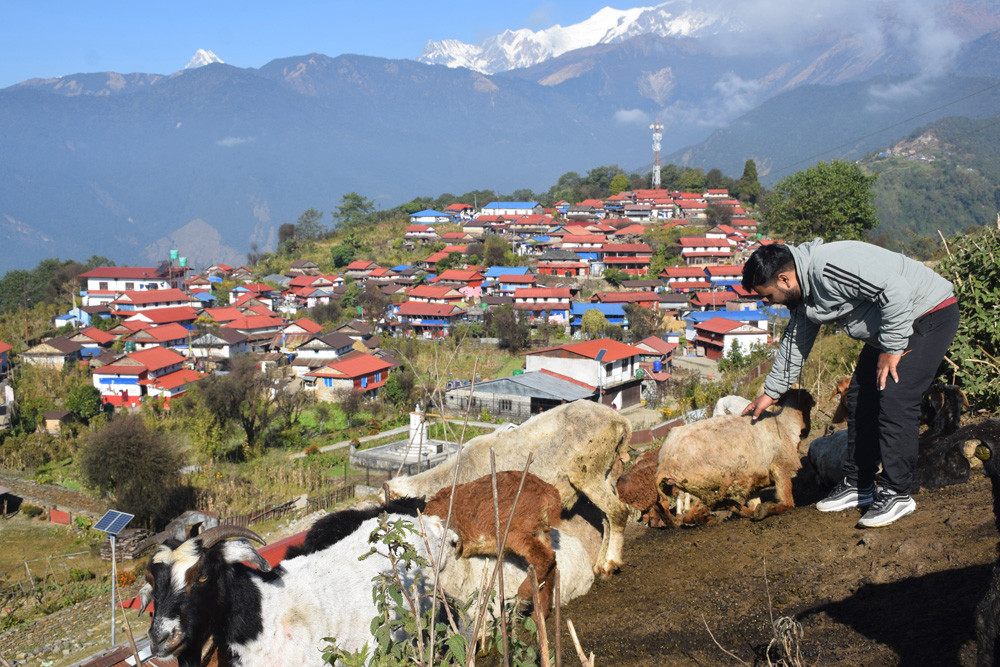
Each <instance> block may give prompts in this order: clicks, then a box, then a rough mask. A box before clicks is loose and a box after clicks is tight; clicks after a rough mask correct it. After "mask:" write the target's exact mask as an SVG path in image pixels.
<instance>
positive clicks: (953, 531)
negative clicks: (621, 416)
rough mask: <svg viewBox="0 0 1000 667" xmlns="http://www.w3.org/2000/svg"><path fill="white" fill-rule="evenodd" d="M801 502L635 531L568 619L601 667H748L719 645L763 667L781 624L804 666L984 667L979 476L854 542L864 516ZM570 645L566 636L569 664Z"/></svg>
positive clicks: (987, 499)
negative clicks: (794, 627)
mask: <svg viewBox="0 0 1000 667" xmlns="http://www.w3.org/2000/svg"><path fill="white" fill-rule="evenodd" d="M800 496H801V497H800V498H797V502H799V503H802V505H803V506H800V507H796V508H795V509H794V510H790V511H788V512H786V513H785V514H782V515H780V516H776V517H770V518H768V519H765V520H764V521H762V522H752V521H749V520H746V519H736V520H728V521H723V522H721V523H718V524H715V525H710V526H702V527H695V528H685V529H681V530H661V529H649V528H646V527H644V526H640V525H638V524H633V525H630V526H629V531H628V532H627V534H626V535H627V540H626V552H625V557H626V563H625V565H624V567H623V568H622V570H621V571H620V572H619V573H618V574H616V575H614V576H612V577H611V578H609V579H607V580H605V581H601V582H598V583H597V584H595V586H594V588H593V590H592V591H591V593H590V594H589V595H587V596H584V597H583V598H580V599H578V600H576V601H574V602H572V603H570V604H569V605H568V606H566V607H564V608H563V618H569V619H571V620H572V621H573V623H574V625H575V627H576V629H577V632H578V634H579V636H580V641H581V643H582V645H583V647H584V649H585V651H587V652H590V651H593V652H594V653H595V655H596V656H597V664H603V665H724V664H739V662H738V661H737V660H735V659H733V658H732V657H730V656H727V655H726V653H724V652H723V650H722V649H721V648H720V647H719V646H717V645H716V643H715V641H713V636H714V640H716V641H718V643H719V644H721V646H722V647H724V648H725V649H726V650H727V651H729V652H730V653H732V654H734V655H735V656H737V657H738V658H739V659H740V660H742V661H744V662H746V663H748V664H753V663H754V662H755V659H757V660H761V659H763V658H764V656H765V650H766V646H767V644H768V642H769V641H770V640H771V638H772V637H773V632H772V621H771V618H772V616H773V618H774V619H778V618H779V617H782V616H789V617H791V618H793V619H795V620H796V621H798V622H799V623H800V624H801V627H802V636H801V640H800V647H801V651H802V656H803V661H804V663H805V664H810V665H848V664H850V665H921V666H923V665H973V664H975V655H976V647H975V635H974V630H973V612H974V609H975V605H976V604H977V603H978V601H979V599H980V598H981V597H982V595H983V593H984V591H985V587H986V585H987V583H988V581H989V579H990V572H991V568H992V565H993V563H994V562H995V560H996V553H997V531H996V528H995V525H994V520H993V508H992V501H991V495H990V483H989V480H988V479H987V478H986V477H985V476H983V475H982V473H981V472H980V471H973V474H972V479H971V480H970V481H969V482H968V483H966V484H963V485H958V486H952V487H946V488H944V489H939V490H935V491H924V492H922V493H920V494H917V495H916V496H915V499H916V501H917V511H916V512H915V513H914V514H911V515H910V516H908V517H904V518H903V519H900V520H899V521H897V522H896V523H895V524H892V525H889V526H886V527H883V528H879V529H874V530H861V529H858V528H855V523H856V521H857V519H858V517H859V516H860V513H859V512H857V511H845V512H839V513H822V512H818V511H816V510H815V509H814V508H813V507H810V506H808V505H805V503H806V502H807V501H814V500H815V499H816V498H815V494H807V493H805V492H802V493H800ZM706 624H707V627H706ZM550 625H551V623H550ZM710 631H711V634H710ZM570 641H571V640H570V639H569V636H568V635H567V634H566V633H565V632H564V633H563V647H564V648H563V654H564V656H565V657H567V658H569V657H571V655H572V653H571V652H572V648H571V647H572V644H571V643H570ZM567 647H569V648H567ZM760 664H767V663H766V660H764V661H763V662H762V663H760Z"/></svg>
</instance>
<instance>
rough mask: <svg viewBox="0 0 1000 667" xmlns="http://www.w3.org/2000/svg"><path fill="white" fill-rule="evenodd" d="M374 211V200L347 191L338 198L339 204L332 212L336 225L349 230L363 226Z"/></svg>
mask: <svg viewBox="0 0 1000 667" xmlns="http://www.w3.org/2000/svg"><path fill="white" fill-rule="evenodd" d="M374 213H375V202H374V201H372V200H371V199H366V198H365V197H362V196H361V195H359V194H358V193H357V192H348V193H347V194H345V195H344V196H342V197H341V198H340V206H338V207H337V208H336V210H335V211H334V212H333V219H334V220H336V221H337V226H338V227H339V228H340V229H343V230H345V231H351V230H353V229H358V228H360V227H362V226H364V225H365V224H366V223H367V222H369V221H370V220H371V217H372V215H373V214H374Z"/></svg>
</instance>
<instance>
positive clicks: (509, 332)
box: [486, 304, 531, 353]
mask: <svg viewBox="0 0 1000 667" xmlns="http://www.w3.org/2000/svg"><path fill="white" fill-rule="evenodd" d="M487 320H488V321H487V323H486V324H487V328H488V329H489V330H490V332H491V333H492V334H493V336H495V337H496V338H497V341H498V342H497V346H498V347H499V348H500V349H501V350H509V351H510V352H511V353H516V352H518V351H520V350H523V349H524V348H526V347H528V339H529V337H530V336H531V326H530V325H529V324H528V320H527V318H526V317H524V316H519V315H518V313H517V311H516V310H514V307H513V306H511V305H510V304H504V305H503V306H500V307H499V308H497V309H496V310H493V311H491V312H489V313H487Z"/></svg>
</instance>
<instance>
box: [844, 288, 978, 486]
mask: <svg viewBox="0 0 1000 667" xmlns="http://www.w3.org/2000/svg"><path fill="white" fill-rule="evenodd" d="M956 331H958V305H955V304H953V305H950V306H948V307H946V308H942V309H941V310H938V311H935V312H933V313H929V314H927V315H924V316H923V317H920V318H919V319H917V320H916V321H915V322H914V323H913V334H912V335H911V336H910V340H909V341H908V343H907V346H906V353H905V354H904V355H903V357H902V358H901V359H900V360H899V365H898V366H896V373H897V375H899V382H898V383H897V382H895V381H894V380H893V379H892V376H889V378H888V379H887V380H886V384H885V389H884V390H882V391H879V388H878V381H877V377H876V369H877V365H878V356H879V353H880V350H879V349H878V348H876V347H873V346H871V345H865V346H864V348H862V350H861V354H860V355H859V356H858V365H857V366H856V367H855V369H854V376H853V377H852V378H851V386H850V387H849V388H848V390H847V415H848V416H847V460H846V461H845V462H844V475H845V476H846V477H847V478H848V479H849V480H851V481H856V482H857V484H858V486H859V487H860V488H867V487H868V486H870V485H871V484H872V482H873V481H875V472H876V469H877V466H878V461H879V460H880V459H881V461H882V474H881V475H880V476H879V479H878V483H879V486H882V487H888V488H890V489H892V490H893V491H897V492H899V493H909V492H910V488H911V486H912V485H913V469H914V467H915V466H916V464H917V436H918V434H919V432H920V421H919V420H920V398H921V396H922V395H923V393H924V392H925V391H927V388H928V387H930V385H931V382H932V381H933V380H934V375H935V373H937V369H938V366H939V365H940V364H941V360H942V359H943V358H944V355H945V353H946V352H947V351H948V347H949V346H950V345H951V342H952V340H953V339H954V338H955V332H956Z"/></svg>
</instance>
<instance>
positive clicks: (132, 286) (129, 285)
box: [125, 283, 135, 290]
mask: <svg viewBox="0 0 1000 667" xmlns="http://www.w3.org/2000/svg"><path fill="white" fill-rule="evenodd" d="M125 289H129V290H131V289H135V283H125Z"/></svg>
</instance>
